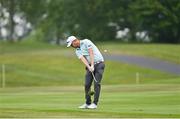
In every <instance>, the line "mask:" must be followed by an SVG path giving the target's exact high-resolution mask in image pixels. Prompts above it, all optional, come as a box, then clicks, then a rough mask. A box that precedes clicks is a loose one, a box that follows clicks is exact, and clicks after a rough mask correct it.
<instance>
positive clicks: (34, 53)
mask: <svg viewBox="0 0 180 119" xmlns="http://www.w3.org/2000/svg"><path fill="white" fill-rule="evenodd" d="M114 46H115V48H117V46H116V45H115V44H114ZM130 46H131V45H130ZM136 46H137V45H136ZM105 47H106V45H105ZM119 47H120V46H119ZM124 47H125V46H124ZM126 47H127V46H126ZM139 47H142V46H141V45H139ZM147 47H148V46H147ZM159 47H161V45H160V46H159ZM0 48H1V49H3V50H1V55H0V64H5V65H6V86H7V87H12V86H14V87H17V86H58V85H82V84H83V83H84V74H85V70H84V66H83V65H82V64H81V62H80V61H79V60H78V59H77V58H76V56H75V55H74V52H73V49H71V48H70V49H67V48H66V47H62V46H61V47H60V46H51V45H47V44H42V43H31V42H30V43H26V42H25V43H24V42H22V43H17V44H10V43H1V44H0ZM100 48H101V47H100ZM129 49H131V47H129ZM120 51H121V49H120ZM144 52H145V51H144ZM147 52H148V50H147ZM0 72H1V68H0ZM137 72H138V73H139V75H140V77H139V78H140V83H141V84H149V83H150V84H152V83H158V84H166V83H168V84H169V83H170V84H175V83H180V80H179V78H178V77H177V76H174V75H171V74H167V73H163V72H160V71H156V70H152V69H147V68H142V67H139V66H135V65H130V64H125V63H119V62H111V61H106V68H105V73H104V78H103V82H102V83H103V84H135V83H136V73H137ZM0 83H1V81H0Z"/></svg>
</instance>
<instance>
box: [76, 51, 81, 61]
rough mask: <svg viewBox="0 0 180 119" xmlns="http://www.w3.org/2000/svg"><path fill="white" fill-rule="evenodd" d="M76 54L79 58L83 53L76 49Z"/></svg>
mask: <svg viewBox="0 0 180 119" xmlns="http://www.w3.org/2000/svg"><path fill="white" fill-rule="evenodd" d="M76 56H77V57H78V58H79V59H80V58H81V57H82V56H83V55H82V53H81V51H80V50H76Z"/></svg>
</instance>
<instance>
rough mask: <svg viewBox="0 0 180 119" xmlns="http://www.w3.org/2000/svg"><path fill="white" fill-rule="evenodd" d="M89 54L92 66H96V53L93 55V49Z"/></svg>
mask: <svg viewBox="0 0 180 119" xmlns="http://www.w3.org/2000/svg"><path fill="white" fill-rule="evenodd" d="M88 52H89V56H90V61H91V66H92V65H94V53H93V49H92V48H89V49H88Z"/></svg>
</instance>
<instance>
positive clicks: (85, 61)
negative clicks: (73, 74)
mask: <svg viewBox="0 0 180 119" xmlns="http://www.w3.org/2000/svg"><path fill="white" fill-rule="evenodd" d="M80 60H81V61H82V62H83V63H84V64H85V65H86V67H88V68H89V63H88V61H87V60H86V59H85V58H84V56H81V58H80Z"/></svg>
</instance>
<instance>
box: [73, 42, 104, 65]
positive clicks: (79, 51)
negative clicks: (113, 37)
mask: <svg viewBox="0 0 180 119" xmlns="http://www.w3.org/2000/svg"><path fill="white" fill-rule="evenodd" d="M89 48H92V50H93V53H94V63H96V62H100V61H102V62H103V61H104V58H103V56H102V54H101V53H100V51H99V49H98V48H97V47H96V46H95V45H94V44H93V43H92V42H91V41H90V40H88V39H84V40H80V48H76V55H77V57H78V58H79V59H80V58H81V57H82V56H84V57H85V58H86V60H87V61H88V63H89V64H90V63H91V61H90V55H89V52H88V49H89Z"/></svg>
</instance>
